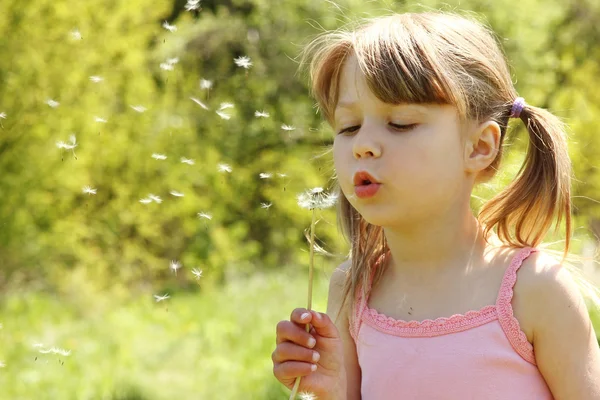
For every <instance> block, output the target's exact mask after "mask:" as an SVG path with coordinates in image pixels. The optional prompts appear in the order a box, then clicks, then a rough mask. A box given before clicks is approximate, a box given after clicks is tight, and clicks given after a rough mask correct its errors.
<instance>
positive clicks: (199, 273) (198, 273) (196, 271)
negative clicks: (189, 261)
mask: <svg viewBox="0 0 600 400" xmlns="http://www.w3.org/2000/svg"><path fill="white" fill-rule="evenodd" d="M192 274H194V276H195V277H196V279H200V278H202V270H201V269H200V270H199V269H196V268H193V269H192Z"/></svg>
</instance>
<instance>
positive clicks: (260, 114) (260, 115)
mask: <svg viewBox="0 0 600 400" xmlns="http://www.w3.org/2000/svg"><path fill="white" fill-rule="evenodd" d="M254 116H255V117H256V118H269V113H268V112H266V111H255V112H254Z"/></svg>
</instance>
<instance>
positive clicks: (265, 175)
mask: <svg viewBox="0 0 600 400" xmlns="http://www.w3.org/2000/svg"><path fill="white" fill-rule="evenodd" d="M258 176H260V179H269V178H271V177H272V176H273V174H271V173H269V172H261V173H260V174H258Z"/></svg>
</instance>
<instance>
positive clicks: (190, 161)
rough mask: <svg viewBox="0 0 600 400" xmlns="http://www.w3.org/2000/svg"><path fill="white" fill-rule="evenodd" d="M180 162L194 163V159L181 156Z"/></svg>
mask: <svg viewBox="0 0 600 400" xmlns="http://www.w3.org/2000/svg"><path fill="white" fill-rule="evenodd" d="M181 162H182V163H183V164H188V165H194V160H192V159H189V158H185V157H181Z"/></svg>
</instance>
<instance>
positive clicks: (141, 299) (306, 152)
mask: <svg viewBox="0 0 600 400" xmlns="http://www.w3.org/2000/svg"><path fill="white" fill-rule="evenodd" d="M408 3H413V2H404V1H396V2H392V1H387V2H385V1H364V0H354V1H351V0H337V1H336V2H335V3H334V2H333V1H327V0H285V1H274V0H222V1H217V0H214V1H210V0H202V1H194V0H189V1H187V2H186V1H180V0H164V1H147V0H128V1H116V0H112V1H111V0H103V1H65V0H31V1H22V0H2V2H1V3H0V399H9V400H18V399H22V400H32V399H34V400H37V399H40V400H44V399H77V400H79V399H109V400H117V399H120V400H163V399H165V400H166V399H209V400H212V399H267V400H270V399H284V398H287V397H286V395H287V394H288V393H289V391H288V390H287V389H284V388H283V386H282V385H280V384H279V383H278V382H277V381H276V380H275V378H274V377H273V375H272V362H271V352H272V351H273V349H274V346H275V325H276V323H277V321H279V320H281V319H285V318H289V313H290V312H291V310H292V309H293V308H295V307H303V306H306V301H307V299H306V296H307V295H306V291H307V286H308V284H307V281H308V279H307V277H308V267H307V266H308V247H309V246H308V244H307V241H306V238H305V233H306V230H307V228H308V227H309V226H310V221H311V214H310V212H309V211H307V210H305V209H303V208H301V207H299V205H298V204H297V198H296V196H297V195H298V194H299V193H300V192H302V191H305V190H306V189H308V188H314V187H323V188H325V189H326V190H328V189H330V188H331V184H332V181H331V178H332V176H333V168H332V160H331V154H330V153H328V152H327V150H328V148H329V146H330V145H331V143H332V139H333V132H332V131H331V130H330V128H329V127H328V126H326V125H325V124H324V123H322V120H321V116H320V115H319V114H318V113H317V109H316V108H315V107H314V106H313V103H314V100H312V99H311V98H309V95H308V81H307V78H306V76H305V75H302V74H298V73H297V70H298V57H297V56H298V54H299V51H300V49H301V47H302V45H303V44H305V43H306V42H307V41H308V40H309V39H310V38H311V37H313V36H314V35H316V34H318V33H319V32H321V31H322V30H324V29H333V28H337V27H340V26H342V25H343V24H344V23H346V22H348V20H349V19H353V18H356V17H366V16H376V15H380V14H383V13H387V12H388V11H406V10H420V11H422V10H430V9H443V10H447V11H452V10H454V11H459V12H468V13H470V14H472V15H474V16H476V17H478V18H480V19H482V20H484V21H486V22H487V23H488V24H490V25H491V26H492V28H493V29H494V30H495V31H496V32H497V34H498V36H499V38H500V40H501V41H502V43H503V45H504V48H505V51H506V54H507V57H508V60H509V62H510V65H511V68H512V69H513V71H514V73H513V81H514V82H516V87H517V89H518V92H519V93H520V95H522V96H523V97H525V99H526V100H527V102H528V103H530V104H534V105H536V106H540V107H546V108H549V109H550V110H552V111H553V112H555V113H556V114H557V115H559V116H560V117H562V118H563V119H564V120H565V122H567V123H568V124H569V127H570V130H569V132H570V135H571V138H570V152H571V155H572V158H573V163H574V167H575V176H576V178H577V179H576V182H575V186H574V203H575V209H574V214H575V222H576V223H575V228H576V229H575V236H576V237H575V241H574V244H573V251H574V253H575V254H579V255H584V256H587V257H592V256H593V255H594V254H595V252H596V245H597V240H596V239H595V238H596V237H597V236H598V234H599V233H600V205H599V200H600V171H599V170H598V165H599V161H598V160H599V157H600V139H599V138H598V126H600V91H598V90H597V83H598V77H599V76H600V47H599V46H598V43H600V30H598V28H597V21H599V20H600V3H599V2H597V1H595V0H520V1H519V2H514V1H510V2H509V1H490V0H462V1H456V0H446V1H443V2H442V1H430V0H424V1H421V2H420V5H418V6H415V5H412V6H407V5H406V4H408ZM514 124H515V125H514V128H513V134H514V135H513V136H511V138H510V140H509V141H508V143H507V145H508V146H509V147H510V149H509V151H508V155H507V158H506V162H505V164H504V167H503V170H502V171H501V173H500V174H499V175H498V177H497V179H495V180H494V181H493V182H492V183H491V184H489V185H486V186H485V187H481V188H479V189H478V190H477V193H476V195H475V196H474V198H473V206H474V208H475V209H476V208H477V207H478V206H479V204H481V201H482V200H484V199H486V198H489V196H491V195H492V194H493V193H494V192H495V191H496V190H498V188H500V187H502V186H503V185H505V184H506V182H508V181H509V180H510V179H511V177H512V176H514V173H515V172H516V171H517V170H518V168H519V166H520V160H521V159H522V150H523V149H524V148H525V146H526V135H524V133H525V132H524V131H523V129H522V127H520V126H519V124H518V123H516V122H514ZM423 195H424V196H426V195H427V194H426V193H423ZM318 217H319V222H318V223H317V225H316V232H317V237H318V244H319V245H320V246H321V247H322V248H323V249H325V250H326V251H327V252H329V253H331V255H323V254H317V258H316V275H315V281H314V284H315V288H314V293H313V307H314V308H315V309H318V310H321V311H325V307H326V301H327V286H328V280H329V276H330V273H331V271H332V269H333V268H334V267H335V266H336V265H337V264H339V263H340V262H341V260H342V259H343V258H344V256H345V254H346V253H347V251H348V247H347V246H346V244H345V243H344V242H343V240H342V238H341V236H340V235H339V234H338V231H337V226H336V221H335V212H334V210H333V209H328V210H324V211H322V212H320V213H319V214H318ZM549 240H550V241H551V242H555V244H554V245H553V246H554V247H556V248H557V249H560V248H561V246H562V244H563V243H561V242H560V240H561V236H560V234H557V235H555V237H551V238H549ZM581 268H582V269H583V270H584V271H585V273H586V274H587V275H588V276H589V277H591V279H595V280H596V282H598V278H597V273H596V268H595V266H594V263H593V262H592V261H588V262H585V263H583V264H582V265H581ZM594 318H596V317H595V316H594Z"/></svg>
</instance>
